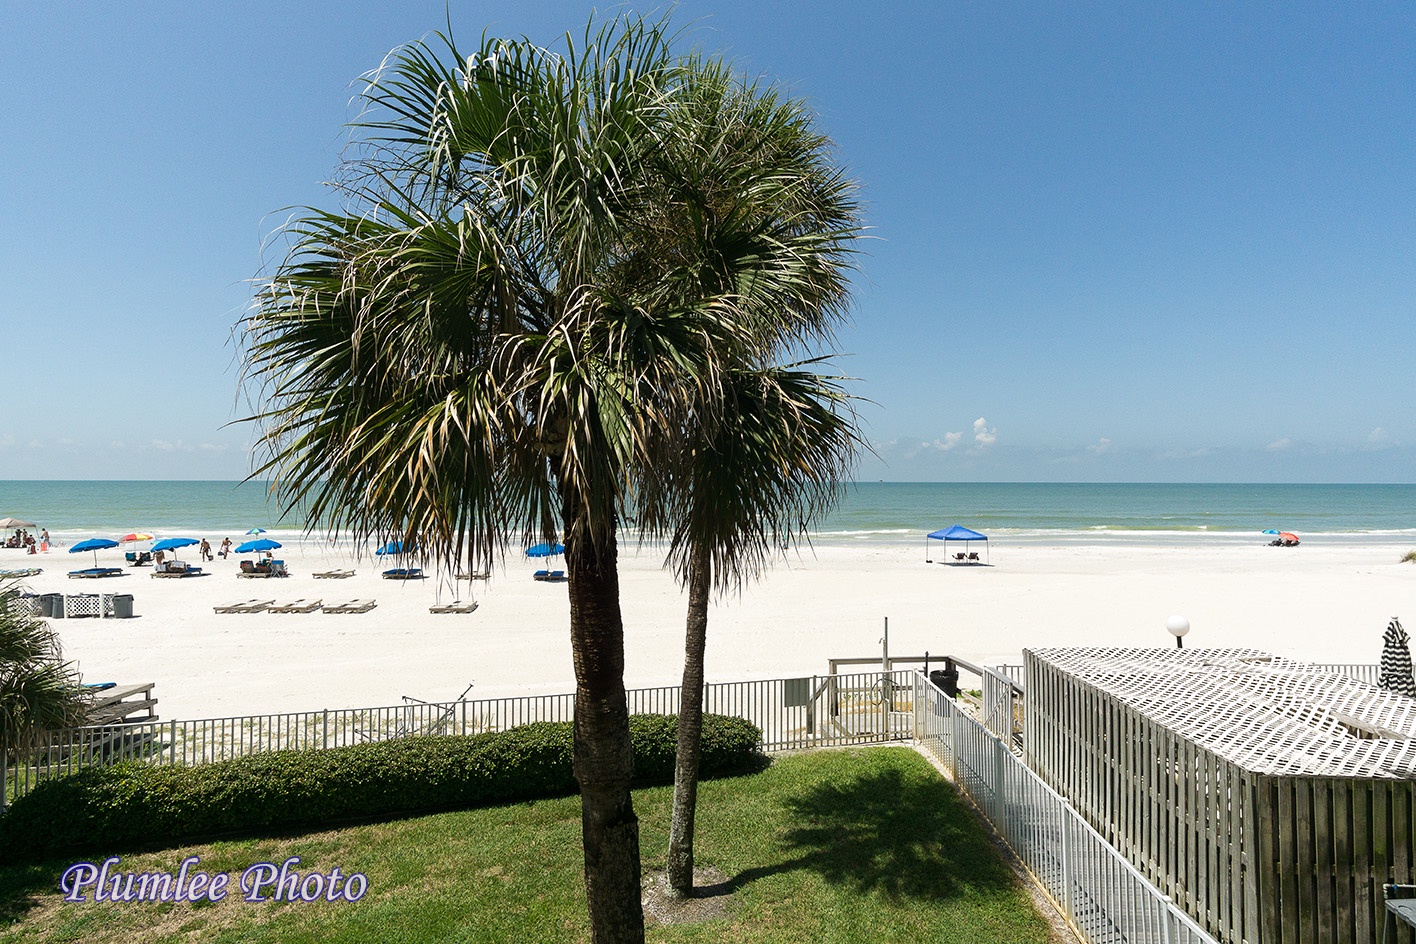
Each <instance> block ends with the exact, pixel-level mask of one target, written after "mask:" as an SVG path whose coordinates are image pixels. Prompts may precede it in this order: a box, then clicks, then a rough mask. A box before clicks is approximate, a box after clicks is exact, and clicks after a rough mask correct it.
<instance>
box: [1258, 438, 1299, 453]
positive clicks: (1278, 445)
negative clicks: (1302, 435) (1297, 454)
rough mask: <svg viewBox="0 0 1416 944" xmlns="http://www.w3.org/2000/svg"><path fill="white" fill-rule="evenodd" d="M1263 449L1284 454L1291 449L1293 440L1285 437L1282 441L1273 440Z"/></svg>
mask: <svg viewBox="0 0 1416 944" xmlns="http://www.w3.org/2000/svg"><path fill="white" fill-rule="evenodd" d="M1264 448H1265V449H1267V450H1268V451H1269V452H1284V451H1286V450H1289V449H1292V448H1293V440H1291V439H1289V438H1288V437H1287V436H1285V437H1283V438H1282V439H1275V440H1274V441H1273V442H1271V443H1269V444H1268V445H1267V446H1265V447H1264Z"/></svg>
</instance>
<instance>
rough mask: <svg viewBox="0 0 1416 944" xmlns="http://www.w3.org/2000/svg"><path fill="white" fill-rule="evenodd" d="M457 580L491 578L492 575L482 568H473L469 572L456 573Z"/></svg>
mask: <svg viewBox="0 0 1416 944" xmlns="http://www.w3.org/2000/svg"><path fill="white" fill-rule="evenodd" d="M457 579H458V580H491V579H492V575H491V574H490V573H488V572H486V571H483V570H474V571H472V572H471V573H465V574H458V575H457Z"/></svg>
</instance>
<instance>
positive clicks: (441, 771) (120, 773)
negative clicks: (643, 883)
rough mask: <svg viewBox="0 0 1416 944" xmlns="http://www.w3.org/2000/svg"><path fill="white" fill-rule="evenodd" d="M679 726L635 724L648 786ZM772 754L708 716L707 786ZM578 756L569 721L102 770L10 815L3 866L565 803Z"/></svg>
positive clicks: (644, 719) (668, 761)
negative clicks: (498, 806) (230, 836)
mask: <svg viewBox="0 0 1416 944" xmlns="http://www.w3.org/2000/svg"><path fill="white" fill-rule="evenodd" d="M677 724H678V721H677V718H675V717H674V716H671V715H635V716H633V717H631V718H630V735H631V737H632V738H633V741H634V755H635V765H634V767H635V777H636V779H637V780H638V781H640V782H642V783H669V782H672V781H673V770H674V752H675V744H676V737H677ZM761 744H762V732H761V731H760V730H759V729H758V728H757V726H756V725H754V724H752V723H751V722H748V721H744V720H743V719H741V718H730V717H726V716H723V715H705V716H704V719H703V758H702V763H701V765H700V773H701V774H702V775H704V776H711V775H712V774H715V773H722V772H727V771H731V770H734V769H741V768H745V767H750V766H753V765H755V764H756V763H757V762H759V760H760V758H761V754H760V749H761ZM572 751H573V748H572V727H571V725H570V723H569V722H564V723H556V724H552V723H547V722H542V723H538V724H528V725H525V726H523V727H519V728H513V729H511V730H509V731H501V732H495V733H489V734H475V735H470V736H466V737H415V738H402V739H399V740H394V741H381V742H379V743H375V744H358V745H354V746H351V747H334V748H329V749H327V750H308V751H273V752H270V753H265V754H252V755H250V756H249V757H242V758H239V759H237V760H229V761H219V762H217V763H212V764H199V765H196V766H192V767H166V766H163V767H159V766H152V765H149V764H144V763H138V762H130V763H124V764H115V765H113V766H110V767H90V768H87V769H85V770H82V771H80V772H78V773H75V774H71V775H69V776H66V777H59V778H56V779H54V780H50V781H46V782H45V783H42V784H40V785H39V786H38V787H37V788H36V789H35V790H34V792H33V793H30V794H29V795H28V796H24V797H21V798H20V799H18V800H16V801H15V802H14V804H13V805H12V807H11V809H10V811H9V812H8V813H6V814H5V815H4V816H0V859H9V860H12V861H15V860H21V859H25V860H34V859H38V858H42V857H46V856H51V855H55V854H58V853H61V852H77V851H83V850H95V851H107V850H113V849H123V848H133V847H138V846H146V845H163V844H169V843H173V842H176V841H179V840H190V839H192V838H194V837H203V836H213V835H218V834H222V833H232V832H238V833H239V832H259V831H266V830H275V829H294V828H310V827H317V826H321V825H325V824H328V823H333V822H339V821H341V820H353V819H368V818H376V817H382V816H389V815H392V814H398V813H423V812H431V811H435V810H449V809H464V808H467V807H473V806H483V805H487V804H492V803H505V802H509V801H513V800H529V799H536V798H540V797H550V796H564V795H566V794H570V793H574V792H575V791H576V783H575V777H574V775H573V774H572V773H571V756H572Z"/></svg>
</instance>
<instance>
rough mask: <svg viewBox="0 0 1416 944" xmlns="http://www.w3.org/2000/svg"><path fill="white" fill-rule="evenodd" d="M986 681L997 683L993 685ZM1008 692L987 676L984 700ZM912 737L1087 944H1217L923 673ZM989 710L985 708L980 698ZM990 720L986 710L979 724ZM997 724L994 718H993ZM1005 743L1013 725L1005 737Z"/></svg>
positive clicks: (1001, 681)
mask: <svg viewBox="0 0 1416 944" xmlns="http://www.w3.org/2000/svg"><path fill="white" fill-rule="evenodd" d="M990 676H993V678H992V679H991V680H990ZM990 687H992V688H994V689H995V690H997V691H999V692H1001V691H1003V690H1004V689H1007V690H1009V691H1011V690H1012V685H1011V684H1010V682H1009V680H1008V679H1007V678H1005V677H1004V676H1002V675H1000V674H998V673H996V672H993V671H992V670H987V671H986V672H985V674H984V691H985V692H987V691H988V690H989V689H990ZM913 702H914V709H915V737H916V739H917V740H918V742H919V744H920V745H921V747H922V748H923V749H924V750H926V751H927V752H929V753H930V754H932V755H933V756H934V757H936V758H937V759H938V760H939V761H940V763H942V764H943V765H944V766H945V768H946V769H948V770H949V772H950V774H951V775H952V776H953V778H954V782H955V783H956V784H957V785H958V787H959V789H961V790H963V791H964V793H966V794H967V795H968V796H969V797H970V798H971V799H972V800H973V802H974V803H975V804H976V805H977V806H978V808H979V809H980V810H981V811H982V812H983V815H984V816H985V817H986V818H987V819H988V821H989V822H990V823H992V824H993V827H994V829H996V830H997V831H998V834H999V835H1000V836H1001V837H1002V838H1003V840H1004V842H1006V843H1007V844H1008V846H1009V848H1011V849H1012V850H1013V852H1014V853H1015V854H1016V855H1017V856H1018V858H1019V860H1021V861H1022V863H1023V865H1024V866H1026V867H1027V869H1028V871H1029V872H1031V873H1032V875H1033V877H1034V878H1035V879H1036V880H1037V882H1038V884H1039V885H1041V886H1042V888H1043V889H1044V890H1045V891H1046V893H1047V895H1048V896H1049V897H1050V898H1051V899H1052V901H1053V902H1054V904H1056V905H1057V908H1058V909H1059V910H1060V911H1061V912H1062V914H1063V915H1064V916H1065V917H1066V918H1067V920H1068V921H1069V922H1070V923H1071V924H1072V926H1073V927H1074V928H1075V929H1076V931H1077V932H1078V933H1079V934H1080V935H1081V936H1082V938H1083V940H1085V941H1087V942H1088V944H1121V942H1126V944H1215V941H1214V938H1212V937H1210V936H1209V935H1208V934H1206V933H1205V932H1204V930H1203V929H1201V928H1200V926H1199V925H1198V924H1196V923H1195V922H1194V921H1193V920H1192V919H1191V918H1190V917H1189V915H1187V914H1185V913H1184V911H1182V910H1181V909H1179V908H1178V907H1176V906H1175V904H1174V902H1172V901H1171V900H1170V899H1169V898H1167V897H1166V896H1165V895H1164V894H1163V893H1162V892H1161V891H1160V890H1159V889H1158V888H1156V887H1155V885H1153V884H1151V883H1150V882H1148V881H1147V880H1146V878H1145V876H1143V875H1141V873H1140V872H1138V871H1137V870H1136V868H1135V867H1134V866H1132V865H1131V864H1130V863H1129V862H1127V861H1126V858H1125V857H1124V856H1123V855H1121V853H1119V852H1117V851H1116V849H1114V848H1113V847H1112V846H1110V845H1109V844H1108V843H1107V842H1106V840H1104V839H1103V838H1102V837H1101V835H1100V834H1099V833H1098V832H1097V831H1096V830H1095V829H1092V828H1091V826H1089V825H1088V824H1087V823H1086V821H1085V820H1083V819H1082V818H1081V816H1079V815H1078V814H1077V812H1076V811H1075V810H1073V809H1072V806H1071V804H1069V803H1068V802H1067V801H1066V800H1064V799H1063V798H1062V797H1061V796H1060V795H1059V794H1058V793H1057V792H1056V791H1055V790H1053V789H1052V788H1051V787H1049V786H1047V785H1046V784H1045V783H1043V782H1042V780H1041V779H1039V778H1038V776H1037V775H1036V774H1034V773H1033V772H1032V771H1031V770H1029V769H1028V767H1027V766H1026V765H1025V764H1024V763H1023V762H1022V760H1021V759H1020V758H1018V756H1017V755H1016V754H1014V753H1013V751H1012V750H1011V744H1009V743H1008V742H1006V741H1004V740H1002V739H1000V738H999V737H997V736H995V735H994V734H993V733H991V732H990V731H989V729H988V728H986V727H985V726H984V725H983V724H982V723H980V722H978V721H976V720H974V719H973V718H972V717H970V716H969V715H968V713H966V712H965V711H963V710H961V709H960V708H959V707H958V706H957V705H956V704H955V702H954V700H953V699H951V698H948V697H946V696H945V695H944V693H943V692H941V691H939V690H938V689H937V688H935V687H934V686H933V685H931V684H929V682H928V680H926V679H925V677H924V676H923V675H922V674H920V675H916V677H915V694H914V698H913ZM985 702H987V699H985ZM990 714H992V713H991V712H988V711H987V710H986V711H985V716H986V717H987V716H989V715H990ZM995 720H996V719H995ZM1007 732H1008V733H1009V735H1010V739H1011V725H1009V727H1008V728H1007Z"/></svg>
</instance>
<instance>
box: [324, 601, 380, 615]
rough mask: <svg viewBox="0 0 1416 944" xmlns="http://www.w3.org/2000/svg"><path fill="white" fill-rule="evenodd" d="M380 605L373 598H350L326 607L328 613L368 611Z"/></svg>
mask: <svg viewBox="0 0 1416 944" xmlns="http://www.w3.org/2000/svg"><path fill="white" fill-rule="evenodd" d="M376 606H378V603H376V602H375V601H373V600H349V601H347V602H345V603H336V604H334V605H332V606H327V607H325V608H324V611H325V612H326V613H367V612H369V611H370V610H372V609H373V608H374V607H376Z"/></svg>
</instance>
